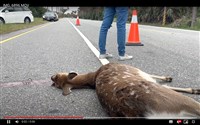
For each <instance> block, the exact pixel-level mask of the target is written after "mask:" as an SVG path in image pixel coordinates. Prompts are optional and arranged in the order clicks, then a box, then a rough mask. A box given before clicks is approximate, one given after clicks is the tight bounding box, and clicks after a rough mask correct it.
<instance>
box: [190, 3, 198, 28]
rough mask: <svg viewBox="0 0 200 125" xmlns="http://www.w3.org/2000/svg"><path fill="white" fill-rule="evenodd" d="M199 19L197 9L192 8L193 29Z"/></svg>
mask: <svg viewBox="0 0 200 125" xmlns="http://www.w3.org/2000/svg"><path fill="white" fill-rule="evenodd" d="M196 18H197V7H192V22H191V28H193V27H194V23H195V22H196Z"/></svg>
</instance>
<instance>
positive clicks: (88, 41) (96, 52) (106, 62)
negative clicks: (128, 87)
mask: <svg viewBox="0 0 200 125" xmlns="http://www.w3.org/2000/svg"><path fill="white" fill-rule="evenodd" d="M68 21H69V23H70V24H71V25H72V26H73V27H74V29H75V30H76V31H77V32H78V33H79V35H80V36H81V37H82V38H83V40H84V41H85V43H86V44H87V45H88V47H89V48H90V49H91V50H92V52H93V53H94V54H95V55H96V57H97V58H98V59H99V54H100V52H99V51H98V50H97V49H96V48H95V47H94V46H93V45H92V43H91V42H90V40H88V38H87V37H85V36H84V35H83V33H81V31H80V30H79V29H78V28H76V26H75V25H74V24H73V23H72V22H71V21H70V20H69V19H68ZM99 61H100V62H101V63H102V65H105V64H108V63H109V61H108V60H107V59H99Z"/></svg>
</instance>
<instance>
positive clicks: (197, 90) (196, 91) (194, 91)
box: [192, 89, 200, 94]
mask: <svg viewBox="0 0 200 125" xmlns="http://www.w3.org/2000/svg"><path fill="white" fill-rule="evenodd" d="M192 94H200V89H192Z"/></svg>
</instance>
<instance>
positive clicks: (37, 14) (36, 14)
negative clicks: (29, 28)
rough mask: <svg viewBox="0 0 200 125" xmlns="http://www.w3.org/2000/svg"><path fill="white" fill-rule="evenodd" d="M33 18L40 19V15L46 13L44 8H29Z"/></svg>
mask: <svg viewBox="0 0 200 125" xmlns="http://www.w3.org/2000/svg"><path fill="white" fill-rule="evenodd" d="M30 10H31V11H32V14H33V16H34V17H42V15H43V14H44V13H45V12H46V11H47V9H45V8H44V7H30Z"/></svg>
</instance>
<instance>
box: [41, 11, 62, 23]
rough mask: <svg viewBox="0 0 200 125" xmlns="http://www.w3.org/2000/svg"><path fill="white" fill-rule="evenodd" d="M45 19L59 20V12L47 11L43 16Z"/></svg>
mask: <svg viewBox="0 0 200 125" xmlns="http://www.w3.org/2000/svg"><path fill="white" fill-rule="evenodd" d="M42 18H43V20H47V21H58V20H59V18H58V14H57V13H56V12H52V11H48V12H45V13H44V15H43V16H42Z"/></svg>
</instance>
